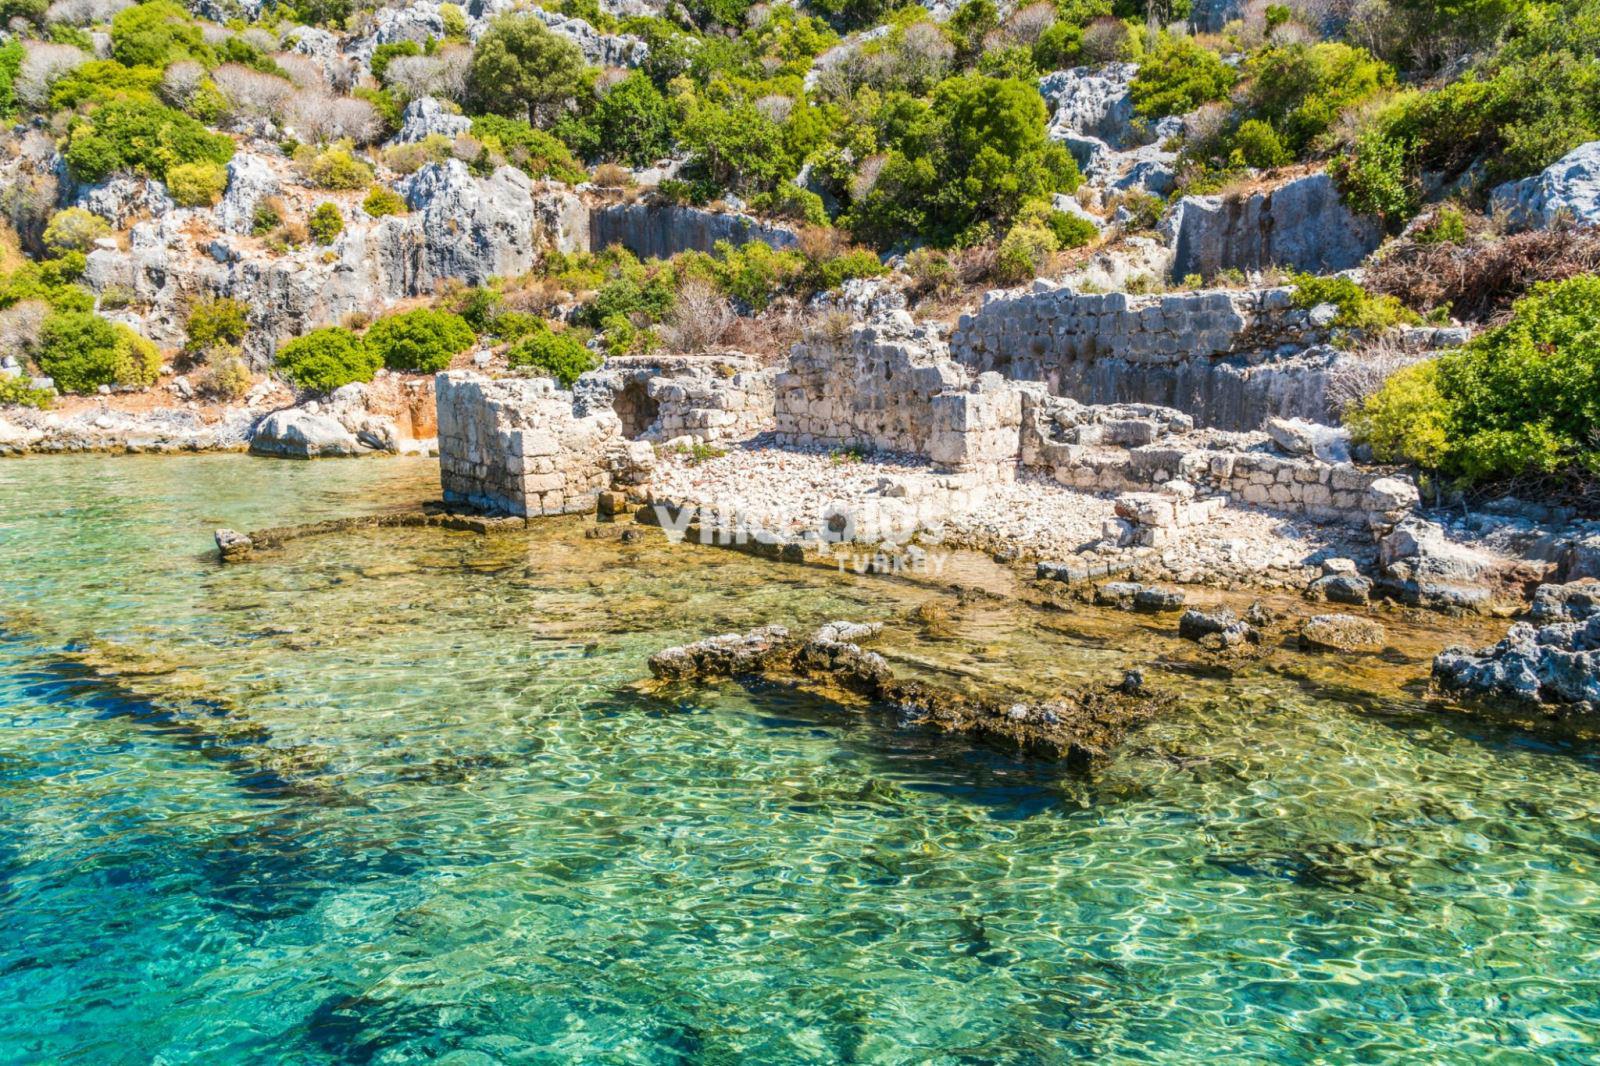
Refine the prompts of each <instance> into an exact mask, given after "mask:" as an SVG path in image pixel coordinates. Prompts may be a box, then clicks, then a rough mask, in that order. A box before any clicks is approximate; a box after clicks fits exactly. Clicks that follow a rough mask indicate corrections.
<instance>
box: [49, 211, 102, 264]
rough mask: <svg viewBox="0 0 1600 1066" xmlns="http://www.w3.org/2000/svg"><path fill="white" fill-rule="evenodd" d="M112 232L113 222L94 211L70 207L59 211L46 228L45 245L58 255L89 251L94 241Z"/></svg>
mask: <svg viewBox="0 0 1600 1066" xmlns="http://www.w3.org/2000/svg"><path fill="white" fill-rule="evenodd" d="M110 233H111V224H110V223H109V222H107V221H106V220H105V219H103V218H101V217H100V216H99V215H97V214H94V213H93V212H92V211H85V210H84V209H83V208H81V207H68V208H65V209H63V210H61V211H57V212H56V213H55V214H54V215H52V216H51V218H50V224H49V225H48V226H46V227H45V228H44V245H45V247H46V248H48V249H50V251H52V252H54V253H55V254H56V255H61V254H62V253H64V252H87V251H88V250H89V249H90V248H92V247H94V242H95V241H97V240H99V239H100V238H101V237H105V236H108V235H109V234H110Z"/></svg>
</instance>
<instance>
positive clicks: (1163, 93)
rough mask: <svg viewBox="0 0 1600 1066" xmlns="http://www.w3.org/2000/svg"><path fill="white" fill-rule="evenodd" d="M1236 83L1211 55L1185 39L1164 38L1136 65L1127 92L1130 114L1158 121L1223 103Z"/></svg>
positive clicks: (1218, 59)
mask: <svg viewBox="0 0 1600 1066" xmlns="http://www.w3.org/2000/svg"><path fill="white" fill-rule="evenodd" d="M1237 80H1238V75H1237V74H1236V73H1235V72H1234V70H1233V68H1232V67H1230V66H1228V65H1227V64H1226V63H1224V62H1223V61H1222V59H1221V58H1220V57H1219V56H1218V55H1217V54H1216V53H1215V52H1213V51H1211V50H1210V49H1207V48H1202V47H1201V46H1200V45H1198V44H1195V43H1194V41H1192V40H1190V39H1189V38H1187V37H1168V38H1165V39H1164V40H1163V41H1162V42H1161V44H1160V45H1159V46H1158V47H1157V48H1156V50H1155V51H1154V52H1152V53H1151V54H1150V55H1149V56H1147V57H1146V58H1145V61H1144V62H1143V63H1141V64H1139V73H1138V74H1137V75H1136V76H1135V77H1134V79H1133V84H1132V86H1131V87H1130V90H1129V91H1130V93H1131V95H1132V96H1133V106H1134V110H1136V111H1137V112H1138V113H1139V114H1141V115H1144V116H1146V117H1147V118H1160V117H1162V116H1163V115H1182V114H1186V113H1188V112H1190V111H1193V110H1194V109H1195V108H1197V107H1199V106H1200V105H1201V104H1204V103H1209V102H1211V101H1212V100H1222V99H1225V98H1226V97H1227V95H1228V90H1230V89H1232V88H1233V83H1234V82H1235V81H1237Z"/></svg>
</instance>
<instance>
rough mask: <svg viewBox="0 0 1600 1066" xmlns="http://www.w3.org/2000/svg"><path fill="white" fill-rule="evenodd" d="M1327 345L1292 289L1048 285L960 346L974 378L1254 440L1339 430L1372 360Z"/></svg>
mask: <svg viewBox="0 0 1600 1066" xmlns="http://www.w3.org/2000/svg"><path fill="white" fill-rule="evenodd" d="M1414 332H1415V333H1416V337H1415V338H1411V339H1413V340H1415V342H1416V343H1409V341H1408V345H1407V347H1408V348H1415V349H1416V354H1417V356H1418V358H1420V357H1421V356H1422V354H1423V352H1425V351H1426V350H1427V349H1429V348H1430V347H1438V346H1441V345H1445V344H1457V343H1460V342H1461V340H1462V339H1463V338H1462V337H1458V336H1456V335H1455V334H1457V333H1459V332H1460V331H1448V330H1447V331H1436V330H1418V331H1414ZM1446 333H1448V334H1450V336H1438V337H1436V336H1434V334H1446ZM1327 339H1328V333H1327V330H1326V329H1323V328H1319V327H1318V326H1316V325H1315V324H1314V323H1313V316H1312V313H1311V312H1309V311H1305V310H1301V309H1298V308H1296V307H1295V306H1294V305H1293V301H1292V295H1291V290H1290V289H1287V288H1269V289H1252V290H1211V291H1199V292H1179V293H1166V294H1161V295H1148V296H1131V295H1128V294H1125V293H1105V294H1098V293H1078V292H1074V291H1073V290H1072V289H1070V288H1066V287H1061V288H1056V287H1053V286H1050V285H1049V283H1036V287H1035V288H1033V289H1031V290H1017V291H1009V292H992V293H990V294H988V295H987V296H986V297H985V299H984V302H983V305H982V306H981V307H980V308H979V309H978V310H977V311H976V312H973V313H970V314H966V315H963V316H962V317H961V320H960V323H959V325H958V326H957V328H956V331H955V333H954V335H953V336H952V337H951V341H950V347H951V351H952V353H953V354H954V355H955V357H956V358H957V359H958V360H959V361H960V362H961V363H962V364H963V365H964V366H966V367H968V368H969V369H971V370H974V371H987V370H994V371H998V372H999V373H1001V374H1004V375H1005V376H1006V377H1009V378H1014V379H1019V380H1024V381H1039V382H1043V383H1044V384H1045V385H1046V387H1047V388H1048V389H1049V391H1050V392H1051V393H1053V394H1055V395H1057V396H1066V397H1071V398H1072V399H1075V400H1078V401H1080V402H1082V403H1090V404H1129V403H1133V404H1157V405H1160V406H1163V407H1172V408H1176V409H1177V410H1180V411H1182V412H1184V413H1185V414H1188V415H1190V416H1191V417H1193V418H1194V420H1195V421H1196V422H1197V423H1198V424H1200V425H1202V426H1211V427H1215V428H1218V429H1230V430H1249V429H1255V428H1257V427H1258V426H1260V425H1262V424H1263V423H1264V422H1265V421H1266V420H1267V419H1269V418H1274V417H1277V418H1304V419H1309V420H1311V421H1314V422H1333V421H1336V420H1337V414H1338V412H1337V409H1336V408H1337V403H1336V398H1335V395H1334V392H1333V390H1332V389H1331V388H1330V384H1331V383H1332V382H1333V381H1334V380H1335V379H1336V378H1338V377H1339V376H1340V375H1341V374H1344V373H1346V372H1348V371H1349V370H1350V368H1351V365H1352V364H1353V363H1354V362H1356V361H1358V360H1359V359H1360V356H1358V355H1354V354H1351V353H1349V352H1345V351H1341V350H1339V349H1337V348H1334V347H1333V346H1331V345H1328V344H1326V343H1323V342H1324V341H1326V340H1327Z"/></svg>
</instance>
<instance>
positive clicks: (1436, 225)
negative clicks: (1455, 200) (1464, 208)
mask: <svg viewBox="0 0 1600 1066" xmlns="http://www.w3.org/2000/svg"><path fill="white" fill-rule="evenodd" d="M1413 237H1414V239H1415V240H1417V241H1418V242H1419V243H1421V244H1444V243H1447V242H1448V243H1460V242H1461V241H1464V240H1466V239H1467V220H1466V218H1465V217H1464V216H1463V215H1462V214H1461V212H1460V211H1458V210H1457V209H1456V208H1454V207H1441V208H1439V210H1437V211H1435V212H1434V213H1433V217H1432V218H1430V219H1428V220H1427V223H1426V224H1425V225H1422V226H1419V227H1418V228H1417V230H1416V232H1415V233H1414V234H1413Z"/></svg>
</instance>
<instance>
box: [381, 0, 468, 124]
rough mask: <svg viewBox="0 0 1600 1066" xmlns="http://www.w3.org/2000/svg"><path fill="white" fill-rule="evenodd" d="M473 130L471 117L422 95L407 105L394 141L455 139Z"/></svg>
mask: <svg viewBox="0 0 1600 1066" xmlns="http://www.w3.org/2000/svg"><path fill="white" fill-rule="evenodd" d="M385 10H389V9H385ZM471 130H472V120H471V119H470V118H467V117H466V116H465V115H458V114H455V113H454V112H451V111H446V110H445V108H444V105H443V104H441V103H440V102H439V101H438V100H437V99H435V98H434V97H432V96H420V97H418V98H417V99H415V100H413V101H411V102H410V103H409V104H407V105H406V109H405V111H404V113H402V114H401V116H400V132H399V133H396V134H395V135H394V141H395V143H397V144H410V143H412V142H414V141H420V140H423V139H425V138H427V137H431V136H434V135H438V136H440V137H448V138H450V139H451V140H454V139H455V138H456V137H458V136H460V135H461V134H463V133H468V132H470V131H471Z"/></svg>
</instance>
